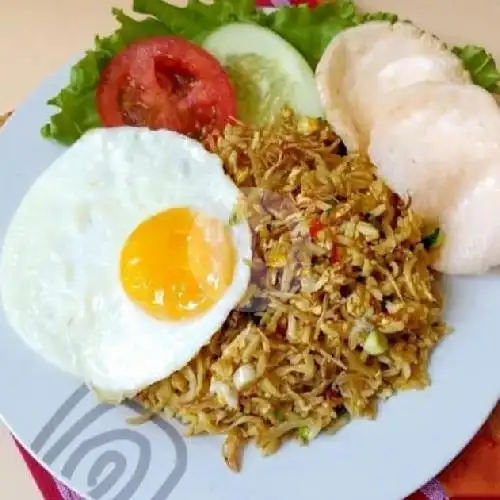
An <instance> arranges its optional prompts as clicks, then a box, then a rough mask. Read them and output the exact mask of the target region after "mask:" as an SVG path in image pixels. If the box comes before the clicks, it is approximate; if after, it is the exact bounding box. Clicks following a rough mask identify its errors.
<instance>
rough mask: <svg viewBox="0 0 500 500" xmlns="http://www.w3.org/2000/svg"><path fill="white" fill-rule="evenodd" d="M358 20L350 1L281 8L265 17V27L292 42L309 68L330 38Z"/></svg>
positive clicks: (314, 64)
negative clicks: (311, 7)
mask: <svg viewBox="0 0 500 500" xmlns="http://www.w3.org/2000/svg"><path fill="white" fill-rule="evenodd" d="M359 22H360V18H359V16H358V13H357V10H356V7H355V5H354V3H353V2H351V1H350V0H339V1H337V2H333V3H324V4H320V5H319V6H318V7H316V8H315V9H310V8H309V7H307V6H305V5H301V6H298V7H283V8H281V9H278V10H276V11H274V12H273V13H271V14H270V15H269V16H268V18H267V23H266V25H267V27H268V28H270V29H272V30H273V31H275V32H276V33H278V34H279V35H280V36H282V37H283V38H284V39H285V40H286V41H287V42H289V43H290V44H291V45H293V46H294V47H295V48H296V49H297V50H298V51H299V52H300V53H301V54H302V55H303V56H304V58H305V59H306V60H307V62H308V63H309V64H310V66H311V67H312V68H315V67H316V64H317V63H318V61H319V60H320V58H321V55H322V54H323V51H324V50H325V48H326V46H327V45H328V44H329V43H330V41H331V39H332V38H333V37H334V36H336V35H337V34H338V33H340V32H341V31H343V30H345V29H347V28H350V27H352V26H356V24H358V23H359Z"/></svg>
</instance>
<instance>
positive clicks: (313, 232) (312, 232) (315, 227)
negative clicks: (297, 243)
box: [309, 219, 324, 240]
mask: <svg viewBox="0 0 500 500" xmlns="http://www.w3.org/2000/svg"><path fill="white" fill-rule="evenodd" d="M323 229H324V226H323V223H322V222H321V221H320V220H319V219H313V220H312V221H311V222H310V223H309V236H310V237H311V238H312V239H313V240H314V239H316V237H317V236H318V234H319V233H320V232H321V231H323Z"/></svg>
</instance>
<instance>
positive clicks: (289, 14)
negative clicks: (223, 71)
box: [42, 0, 500, 144]
mask: <svg viewBox="0 0 500 500" xmlns="http://www.w3.org/2000/svg"><path fill="white" fill-rule="evenodd" d="M134 11H135V12H137V13H138V14H145V15H146V16H147V17H146V18H145V19H142V20H135V19H133V18H131V17H128V16H127V15H125V14H124V13H123V12H122V11H121V10H118V9H115V10H114V11H113V14H114V16H115V17H116V19H117V21H118V24H119V28H118V29H117V30H116V31H115V33H113V34H112V35H111V36H108V37H105V38H100V37H97V38H96V40H95V48H94V49H92V50H89V51H87V52H86V54H85V56H84V58H83V59H82V60H81V61H80V62H79V63H77V64H76V65H75V66H74V67H73V68H72V70H71V79H70V83H69V85H68V86H67V87H66V88H64V89H62V90H61V92H60V93H59V94H58V95H57V96H55V97H54V98H53V99H51V100H50V101H49V104H51V105H53V106H56V107H58V108H59V112H58V113H57V114H55V115H54V116H52V118H51V119H50V121H49V123H48V124H47V125H45V126H44V127H43V128H42V135H43V136H44V137H47V138H51V139H54V140H56V141H58V142H61V143H63V144H72V143H73V142H75V141H76V140H77V139H78V138H79V137H80V136H81V135H82V134H83V133H85V132H86V131H87V130H89V129H91V128H95V127H99V126H100V125H101V123H100V119H99V115H98V113H97V109H96V104H95V93H96V88H97V85H98V83H99V77H100V73H101V71H102V69H103V68H104V67H105V66H106V65H107V64H108V63H109V62H110V61H111V59H112V58H113V57H114V56H115V55H116V54H117V53H118V52H120V51H121V50H122V49H123V48H124V47H126V46H127V45H129V44H130V43H132V42H134V41H137V40H140V39H143V38H147V37H151V36H156V35H168V34H171V35H177V36H182V37H185V38H187V39H189V40H191V41H194V42H196V43H202V42H203V41H204V39H205V38H206V36H207V35H209V34H210V33H211V32H212V31H213V30H215V29H217V28H219V27H220V26H223V25H225V24H228V23H230V22H252V23H257V24H259V25H261V26H265V27H267V28H269V29H271V30H273V31H274V32H276V33H277V34H279V35H281V36H282V37H283V38H284V39H285V40H287V41H288V42H289V43H291V44H292V45H293V46H294V47H295V48H296V49H297V50H298V51H299V52H301V53H302V55H303V56H304V57H305V59H306V60H307V61H308V63H309V64H310V65H311V67H312V68H313V69H314V68H315V67H316V65H317V63H318V61H319V59H320V58H321V55H322V54H323V51H324V50H325V48H326V47H327V45H328V44H329V42H330V41H331V39H332V38H333V37H335V36H336V35H337V34H338V33H340V32H341V31H343V30H345V29H347V28H350V27H353V26H357V25H359V24H362V23H365V22H369V21H381V20H383V21H389V22H395V21H396V20H397V16H396V15H395V14H391V13H388V12H373V13H363V12H360V11H359V10H358V9H357V7H356V5H355V3H354V2H353V1H352V0H336V1H332V2H326V3H322V4H320V5H319V6H318V7H316V8H315V9H310V8H308V7H307V6H299V7H282V8H279V9H277V10H275V11H274V12H272V13H271V14H269V15H266V14H264V13H262V12H261V11H259V10H258V9H257V8H256V6H255V0H215V3H214V4H213V5H206V4H203V3H201V2H200V1H199V0H190V2H189V4H188V6H187V7H186V8H179V7H175V6H172V5H169V4H167V3H165V2H164V0H134ZM453 52H454V53H455V54H457V56H458V57H460V59H461V60H462V61H463V64H464V66H465V68H466V69H467V70H469V72H470V73H471V75H472V78H473V80H474V82H475V83H476V84H477V85H480V86H481V87H483V88H485V89H487V90H489V91H491V92H495V91H497V90H498V88H499V84H500V71H499V70H498V69H497V67H496V64H495V61H494V60H493V57H492V56H491V54H488V53H487V52H486V51H485V50H484V49H482V48H480V47H477V46H474V45H467V46H464V47H455V48H454V49H453Z"/></svg>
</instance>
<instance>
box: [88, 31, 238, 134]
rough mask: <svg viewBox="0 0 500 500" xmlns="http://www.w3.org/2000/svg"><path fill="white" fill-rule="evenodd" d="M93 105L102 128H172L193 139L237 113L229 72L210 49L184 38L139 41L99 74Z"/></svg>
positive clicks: (222, 126)
mask: <svg viewBox="0 0 500 500" xmlns="http://www.w3.org/2000/svg"><path fill="white" fill-rule="evenodd" d="M97 109H98V112H99V115H100V117H101V121H102V123H103V125H104V126H106V127H118V126H123V125H132V126H143V127H149V128H151V129H163V128H165V129H170V130H175V131H177V132H180V133H182V134H186V135H191V136H194V137H196V138H199V137H201V136H203V135H204V134H205V133H208V132H213V131H221V130H223V129H224V126H225V125H226V124H227V123H228V122H230V121H231V119H233V118H235V117H236V94H235V91H234V89H233V87H232V85H231V82H230V80H229V77H228V76H227V74H226V72H225V71H224V69H223V68H222V66H221V65H220V64H219V62H218V61H217V60H216V59H215V58H214V57H212V56H211V55H210V54H209V53H208V52H206V51H205V50H203V49H202V48H201V47H198V46H197V45H194V44H193V43H191V42H189V41H187V40H184V39H183V38H179V37H173V36H165V37H155V38H149V39H146V40H142V41H139V42H137V43H134V44H132V45H130V46H129V47H127V48H126V49H125V50H124V51H123V52H121V53H120V54H118V55H116V56H115V57H114V58H113V59H112V60H111V62H110V63H109V65H108V66H107V67H106V68H105V69H104V71H103V72H102V74H101V79H100V82H99V86H98V88H97Z"/></svg>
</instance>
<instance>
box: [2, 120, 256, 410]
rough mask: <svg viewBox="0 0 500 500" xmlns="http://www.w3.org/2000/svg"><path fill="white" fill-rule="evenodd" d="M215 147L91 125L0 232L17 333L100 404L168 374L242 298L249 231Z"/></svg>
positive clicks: (6, 292)
mask: <svg viewBox="0 0 500 500" xmlns="http://www.w3.org/2000/svg"><path fill="white" fill-rule="evenodd" d="M239 196H240V192H239V190H238V189H237V187H236V186H235V185H234V184H233V183H232V181H231V180H230V178H229V177H227V176H226V174H225V173H224V170H223V166H222V163H221V160H220V159H219V157H218V156H216V155H213V154H211V153H209V152H207V151H206V150H205V149H204V148H203V147H202V146H201V145H200V144H199V143H197V142H196V141H194V140H191V139H188V138H186V137H184V136H182V135H179V134H176V133H174V132H169V131H154V132H153V131H150V130H146V129H141V128H115V129H101V130H96V131H93V132H90V133H88V134H87V135H85V136H84V137H83V138H82V139H81V140H80V141H79V142H77V143H76V144H75V145H74V146H73V147H71V148H70V149H68V150H67V151H66V152H65V153H64V154H63V155H62V156H61V157H60V158H59V159H58V160H57V161H56V162H55V163H54V164H53V165H52V166H51V167H49V168H48V169H47V170H46V171H45V172H44V173H43V174H42V175H41V176H40V178H39V179H38V180H37V181H36V182H35V184H34V185H33V186H32V187H31V189H30V190H29V192H28V193H27V195H26V196H25V198H24V199H23V201H22V202H21V205H20V207H19V209H18V211H17V213H16V214H15V216H14V218H13V220H12V223H11V225H10V228H9V230H8V232H7V235H6V238H5V242H4V246H3V251H2V256H1V261H0V282H1V294H2V300H3V306H4V309H5V313H6V316H7V319H8V321H9V323H10V324H11V326H12V328H13V329H14V331H15V332H16V333H17V334H18V335H20V336H21V337H22V338H23V339H24V341H25V342H26V343H27V344H28V345H29V346H31V347H32V348H33V349H34V350H36V351H37V352H38V353H39V354H41V355H42V356H44V357H45V358H46V359H47V360H48V361H50V362H51V363H53V364H55V365H57V366H58V367H59V368H61V369H63V370H65V371H68V372H70V373H72V374H74V375H76V376H78V377H79V378H81V379H83V380H84V381H85V382H86V383H87V384H88V385H89V386H91V387H93V388H94V389H95V390H96V391H97V392H98V393H99V394H100V396H101V397H102V398H103V399H105V400H108V401H119V400H121V399H123V398H124V397H130V396H133V395H134V394H136V393H137V392H138V391H140V390H141V389H143V388H144V387H146V386H148V385H150V384H151V383H153V382H155V381H158V380H161V379H163V378H165V377H168V376H169V375H171V374H172V373H173V372H174V371H176V370H178V369H180V368H182V367H183V366H184V365H185V364H186V363H188V362H189V361H190V360H191V359H192V358H193V357H194V356H195V355H196V354H197V353H198V352H199V350H200V349H201V348H202V347H203V346H204V345H206V344H207V343H208V342H209V341H210V339H211V337H212V336H213V335H214V333H215V332H216V331H217V330H218V329H219V327H220V326H221V325H222V323H223V322H224V321H225V319H226V318H227V316H228V315H229V313H230V312H231V310H232V309H233V308H234V307H235V306H236V305H237V304H238V303H239V301H240V299H241V298H242V296H243V295H244V293H245V291H246V289H247V287H248V283H249V279H250V269H249V267H248V260H251V232H250V229H249V227H248V224H247V223H246V222H242V223H238V224H236V225H229V220H230V217H231V214H232V212H233V210H234V206H235V204H236V203H237V202H238V200H239Z"/></svg>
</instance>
